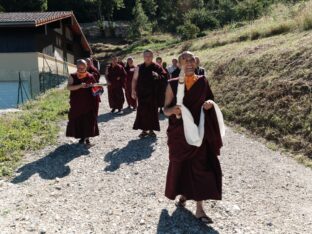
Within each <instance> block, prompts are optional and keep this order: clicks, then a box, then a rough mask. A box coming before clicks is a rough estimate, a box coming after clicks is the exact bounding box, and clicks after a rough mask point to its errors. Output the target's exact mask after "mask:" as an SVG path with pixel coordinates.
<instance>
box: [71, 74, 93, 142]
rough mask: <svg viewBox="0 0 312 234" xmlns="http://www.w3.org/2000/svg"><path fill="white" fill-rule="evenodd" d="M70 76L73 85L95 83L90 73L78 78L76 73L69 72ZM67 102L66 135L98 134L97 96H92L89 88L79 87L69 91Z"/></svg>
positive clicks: (80, 136) (82, 136)
mask: <svg viewBox="0 0 312 234" xmlns="http://www.w3.org/2000/svg"><path fill="white" fill-rule="evenodd" d="M71 76H72V78H73V80H74V83H73V85H79V84H81V83H87V84H91V83H96V80H95V78H94V77H93V76H92V75H91V74H90V73H88V75H87V77H85V78H83V79H79V78H78V76H77V74H71ZM69 103H70V109H69V113H68V124H67V129H66V136H67V137H75V138H87V137H95V136H98V135H99V128H98V123H97V117H98V109H99V96H93V94H92V90H91V88H81V89H78V90H74V91H70V101H69Z"/></svg>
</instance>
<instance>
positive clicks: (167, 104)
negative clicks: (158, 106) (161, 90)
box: [164, 84, 181, 117]
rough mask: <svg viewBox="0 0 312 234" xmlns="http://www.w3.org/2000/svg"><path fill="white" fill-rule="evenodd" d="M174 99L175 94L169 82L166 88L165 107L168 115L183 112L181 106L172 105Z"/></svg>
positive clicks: (165, 112)
mask: <svg viewBox="0 0 312 234" xmlns="http://www.w3.org/2000/svg"><path fill="white" fill-rule="evenodd" d="M173 99H174V94H173V91H172V88H171V86H170V84H168V85H167V89H166V98H165V108H164V114H165V115H166V116H168V117H169V116H171V115H180V114H181V110H180V107H179V106H173V107H170V105H171V103H172V101H173Z"/></svg>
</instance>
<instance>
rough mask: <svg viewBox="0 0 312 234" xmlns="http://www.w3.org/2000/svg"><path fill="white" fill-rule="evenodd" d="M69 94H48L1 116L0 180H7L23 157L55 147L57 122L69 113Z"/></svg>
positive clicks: (58, 91) (63, 92)
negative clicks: (50, 146) (19, 109)
mask: <svg viewBox="0 0 312 234" xmlns="http://www.w3.org/2000/svg"><path fill="white" fill-rule="evenodd" d="M68 108H69V106H68V92H67V91H65V90H59V89H58V90H56V89H55V90H51V91H49V92H47V93H46V94H44V95H42V96H40V97H38V98H37V99H36V100H34V101H30V102H28V103H27V104H25V105H23V106H22V107H21V110H22V111H21V112H16V113H9V114H5V115H1V116H0V122H1V125H0V176H10V175H11V174H12V172H13V171H14V169H15V168H16V166H17V165H18V163H19V161H20V160H21V159H22V157H23V154H24V153H25V152H26V151H29V150H38V149H40V148H42V147H44V146H46V145H49V144H53V143H55V140H56V137H57V134H58V131H59V126H58V123H59V121H60V120H62V119H64V118H65V116H66V113H67V111H68Z"/></svg>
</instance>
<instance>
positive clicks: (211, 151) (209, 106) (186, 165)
mask: <svg viewBox="0 0 312 234" xmlns="http://www.w3.org/2000/svg"><path fill="white" fill-rule="evenodd" d="M181 60H184V61H185V65H184V66H182V67H181V69H183V71H184V73H185V78H184V79H183V80H182V81H181V80H179V78H176V79H172V80H170V81H169V84H168V86H167V90H166V100H165V109H164V113H165V115H167V116H168V117H169V127H168V130H167V135H168V146H169V160H170V162H169V168H168V173H167V182H166V190H165V195H166V197H167V198H169V199H171V200H174V199H175V198H176V196H178V195H180V199H179V201H178V202H177V205H178V206H182V207H185V205H186V201H187V200H194V201H196V214H195V215H196V217H197V218H198V219H199V220H201V221H202V222H204V223H212V220H211V219H210V218H209V217H208V216H207V215H206V213H205V211H204V208H203V201H204V200H207V199H214V200H220V199H221V194H222V181H221V180H222V172H221V167H220V163H219V160H218V157H217V156H218V155H219V154H220V148H221V147H222V139H221V135H220V130H219V125H218V119H217V116H216V112H215V109H214V107H213V102H212V100H213V94H212V92H211V90H210V87H209V84H208V81H207V79H206V78H205V77H204V76H197V75H195V68H196V62H195V57H194V55H193V54H192V53H191V52H184V53H183V54H182V55H181V56H180V57H179V62H180V61H181ZM180 64H183V63H180ZM180 84H181V85H182V86H183V85H184V89H185V92H183V95H184V98H183V106H182V107H181V106H180V105H177V98H178V97H179V95H178V96H177V98H176V95H177V92H178V85H180ZM179 88H180V86H179ZM181 105H182V104H181ZM185 107H186V108H187V109H188V110H189V112H190V113H191V116H192V117H191V118H193V120H192V123H193V124H194V123H195V124H196V128H197V126H198V125H199V124H200V123H203V124H200V126H201V127H202V129H203V131H202V132H203V134H202V138H201V140H202V141H199V142H200V143H199V144H198V145H197V146H194V145H191V144H190V141H191V140H192V139H190V138H189V135H193V136H194V132H191V133H190V134H187V133H185V129H184V123H183V122H185V123H186V124H189V123H190V122H189V121H187V120H189V118H184V117H189V116H186V115H183V114H184V112H183V113H182V118H181V108H183V109H182V110H183V111H184V110H185ZM202 107H203V109H204V110H203V115H201V108H202ZM201 116H202V117H201ZM200 119H202V121H200ZM186 127H188V126H186ZM186 135H187V137H186ZM195 135H196V134H195Z"/></svg>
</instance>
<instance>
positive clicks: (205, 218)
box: [197, 215, 213, 224]
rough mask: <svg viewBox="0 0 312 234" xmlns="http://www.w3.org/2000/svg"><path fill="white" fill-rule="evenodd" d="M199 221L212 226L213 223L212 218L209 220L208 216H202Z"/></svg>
mask: <svg viewBox="0 0 312 234" xmlns="http://www.w3.org/2000/svg"><path fill="white" fill-rule="evenodd" d="M197 219H198V220H199V221H201V222H203V223H205V224H212V223H213V221H212V219H211V218H209V217H208V216H207V215H204V216H201V217H198V218H197Z"/></svg>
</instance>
